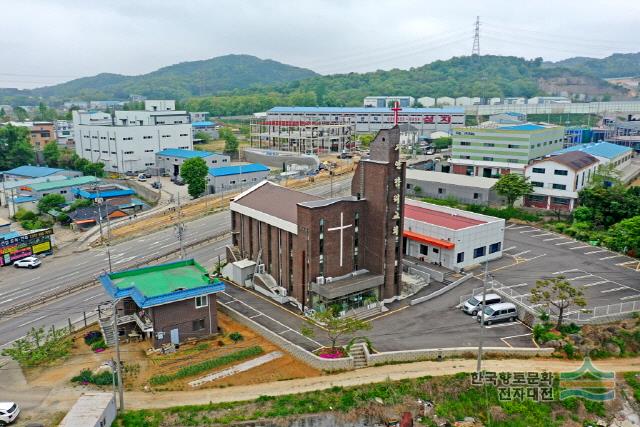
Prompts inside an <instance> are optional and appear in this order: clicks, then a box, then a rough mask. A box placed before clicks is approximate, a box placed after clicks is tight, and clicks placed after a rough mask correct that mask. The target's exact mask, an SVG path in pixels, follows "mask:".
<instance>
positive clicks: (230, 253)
mask: <svg viewBox="0 0 640 427" xmlns="http://www.w3.org/2000/svg"><path fill="white" fill-rule="evenodd" d="M225 249H226V256H227V261H228V262H230V263H231V262H236V261H239V260H240V259H242V256H241V254H240V250H239V249H238V248H237V247H235V246H231V245H227V246H225Z"/></svg>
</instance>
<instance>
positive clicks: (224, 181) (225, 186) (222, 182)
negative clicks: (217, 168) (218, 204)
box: [207, 171, 269, 194]
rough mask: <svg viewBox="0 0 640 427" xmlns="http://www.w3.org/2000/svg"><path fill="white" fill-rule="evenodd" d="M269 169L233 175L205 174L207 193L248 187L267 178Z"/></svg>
mask: <svg viewBox="0 0 640 427" xmlns="http://www.w3.org/2000/svg"><path fill="white" fill-rule="evenodd" d="M268 176H269V171H260V172H251V173H243V174H235V175H225V176H213V175H211V174H207V194H217V193H222V192H223V191H224V192H225V193H226V192H228V191H230V190H233V189H240V190H242V189H245V190H246V189H248V188H249V187H252V186H254V185H256V184H257V183H259V182H260V181H262V180H265V179H267V177H268Z"/></svg>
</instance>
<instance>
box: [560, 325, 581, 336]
mask: <svg viewBox="0 0 640 427" xmlns="http://www.w3.org/2000/svg"><path fill="white" fill-rule="evenodd" d="M560 332H562V333H563V334H577V333H579V332H580V326H578V325H576V324H575V323H573V322H571V323H569V324H568V325H562V326H560Z"/></svg>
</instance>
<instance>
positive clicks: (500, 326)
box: [485, 322, 518, 329]
mask: <svg viewBox="0 0 640 427" xmlns="http://www.w3.org/2000/svg"><path fill="white" fill-rule="evenodd" d="M517 324H518V322H507V323H500V324H498V325H490V326H485V329H494V328H504V327H505V326H514V325H517Z"/></svg>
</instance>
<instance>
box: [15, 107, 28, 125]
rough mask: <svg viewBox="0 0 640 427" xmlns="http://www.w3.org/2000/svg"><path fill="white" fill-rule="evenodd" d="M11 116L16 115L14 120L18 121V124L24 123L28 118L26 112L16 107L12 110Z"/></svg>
mask: <svg viewBox="0 0 640 427" xmlns="http://www.w3.org/2000/svg"><path fill="white" fill-rule="evenodd" d="M13 114H15V115H16V118H17V119H18V121H19V122H24V121H25V120H27V119H28V118H29V113H27V110H25V109H24V108H22V107H16V108H14V109H13Z"/></svg>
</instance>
